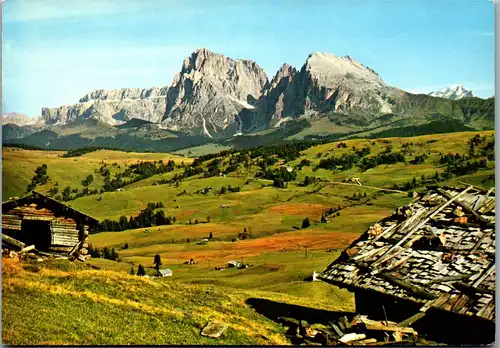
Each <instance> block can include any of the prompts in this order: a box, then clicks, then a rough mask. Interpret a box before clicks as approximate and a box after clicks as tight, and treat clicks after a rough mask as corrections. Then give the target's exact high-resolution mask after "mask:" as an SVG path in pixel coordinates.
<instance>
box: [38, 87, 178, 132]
mask: <svg viewBox="0 0 500 348" xmlns="http://www.w3.org/2000/svg"><path fill="white" fill-rule="evenodd" d="M167 90H168V88H167V87H153V88H148V89H139V88H122V89H118V90H109V91H106V90H102V89H101V90H96V91H93V92H91V93H89V94H86V95H85V96H84V97H83V98H81V99H80V102H79V103H77V104H74V105H63V106H61V107H59V108H43V109H42V117H43V118H44V120H45V122H46V123H47V124H65V123H69V122H74V121H76V120H78V119H80V118H89V119H95V120H99V121H102V122H105V123H107V124H110V125H116V124H120V123H122V122H126V121H128V120H131V119H133V118H137V119H142V120H146V121H150V122H160V121H161V119H162V118H163V115H164V113H165V106H166V99H165V98H166V94H167Z"/></svg>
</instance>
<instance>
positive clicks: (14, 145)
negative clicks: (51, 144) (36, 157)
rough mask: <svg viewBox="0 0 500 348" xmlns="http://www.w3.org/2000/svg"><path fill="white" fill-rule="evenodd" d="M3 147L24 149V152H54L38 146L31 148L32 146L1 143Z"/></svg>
mask: <svg viewBox="0 0 500 348" xmlns="http://www.w3.org/2000/svg"><path fill="white" fill-rule="evenodd" d="M2 146H3V147H15V148H18V149H24V150H37V151H54V150H55V149H52V148H41V147H38V146H33V145H27V144H14V143H3V144H2Z"/></svg>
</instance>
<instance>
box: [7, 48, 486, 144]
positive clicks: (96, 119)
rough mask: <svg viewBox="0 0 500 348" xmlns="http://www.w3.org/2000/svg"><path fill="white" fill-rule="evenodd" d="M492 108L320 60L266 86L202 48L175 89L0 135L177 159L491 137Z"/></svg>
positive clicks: (96, 100) (138, 94) (459, 93)
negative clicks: (453, 134)
mask: <svg viewBox="0 0 500 348" xmlns="http://www.w3.org/2000/svg"><path fill="white" fill-rule="evenodd" d="M493 104H494V101H493V99H492V98H491V99H480V98H476V97H473V96H472V93H471V92H470V91H466V90H465V89H464V88H463V86H458V87H457V88H455V89H450V90H443V91H442V92H439V93H434V92H433V93H431V94H430V95H425V94H412V93H409V92H406V91H404V90H401V89H398V88H395V87H392V86H389V85H387V84H386V83H385V82H384V81H383V79H382V78H381V77H380V76H379V75H378V74H377V73H376V72H375V71H374V70H373V69H371V68H369V67H367V66H365V65H363V64H361V63H360V62H358V61H356V60H354V59H353V58H351V57H349V56H345V57H338V56H335V55H333V54H329V53H319V52H318V53H313V54H311V55H309V57H308V58H307V60H306V61H305V63H304V65H303V66H302V67H301V68H300V69H296V68H295V67H292V66H290V65H288V64H283V65H282V66H281V68H280V69H279V70H278V71H277V73H276V74H275V75H274V76H273V77H272V79H271V80H269V79H268V77H267V75H266V74H265V72H264V70H263V69H262V68H261V67H260V66H259V65H258V64H257V63H255V62H253V61H250V60H245V59H239V60H234V59H231V58H229V57H225V56H223V55H221V54H217V53H214V52H211V51H209V50H208V49H204V48H202V49H198V50H196V51H195V52H193V53H192V54H191V55H190V56H189V57H187V58H186V59H185V60H184V61H183V63H182V67H181V69H180V71H179V73H177V74H176V75H175V76H174V79H173V81H172V83H171V84H170V85H169V86H160V87H152V88H149V89H138V88H123V89H119V90H96V91H93V92H91V93H88V94H86V95H85V96H83V97H82V98H80V100H79V101H78V103H75V104H73V105H63V106H60V107H57V108H43V109H42V119H43V124H41V122H38V123H37V124H36V125H35V127H33V126H34V125H27V124H19V123H17V126H14V125H13V124H6V122H5V121H6V120H7V119H6V118H5V117H4V120H3V121H4V122H3V124H4V126H3V127H2V131H3V141H4V142H15V143H23V144H29V145H35V146H41V147H47V148H63V149H66V148H74V147H82V146H89V145H94V146H97V145H99V146H114V147H118V148H124V149H138V148H139V149H143V150H161V151H171V150H176V149H180V148H183V147H189V146H196V145H200V144H205V143H214V142H217V143H223V144H225V145H227V146H233V147H234V146H238V147H245V146H251V145H255V144H260V143H268V142H277V141H286V140H292V139H317V138H325V137H327V138H328V137H336V138H338V137H342V136H353V135H359V136H377V134H380V133H381V132H382V133H383V134H384V136H387V134H388V133H389V134H394V135H398V134H403V135H404V134H406V133H408V132H409V133H410V134H409V135H412V134H416V133H419V132H420V133H421V132H424V133H425V132H428V131H429V130H431V129H434V131H435V130H436V129H442V131H447V130H450V129H452V130H473V129H491V128H493V124H494V108H493ZM10 123H14V124H16V122H10ZM433 123H438V124H439V127H437V128H436V127H430V126H429V125H430V124H433ZM16 127H17V128H16ZM30 127H31V128H30ZM391 132H392V133H391ZM412 132H413V133H412ZM431 132H432V131H431ZM132 146H135V148H132Z"/></svg>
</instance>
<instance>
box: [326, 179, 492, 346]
mask: <svg viewBox="0 0 500 348" xmlns="http://www.w3.org/2000/svg"><path fill="white" fill-rule="evenodd" d="M319 278H320V279H321V280H323V281H326V282H328V283H331V284H334V285H337V286H339V287H342V288H347V289H348V290H350V291H352V292H354V296H355V303H356V312H358V313H359V314H366V315H368V316H369V317H371V318H374V319H378V320H387V318H388V320H392V321H396V322H401V323H402V326H404V325H409V324H412V323H413V324H412V325H413V327H414V328H416V329H418V331H419V332H422V333H426V334H427V335H428V336H429V338H430V339H431V340H435V341H437V342H444V343H449V344H473V345H477V344H488V343H491V342H493V341H494V340H495V195H494V191H493V189H491V190H483V189H480V188H474V187H471V186H469V187H467V188H465V189H457V188H437V187H436V188H433V189H431V190H429V191H428V192H427V193H426V194H424V195H422V196H420V197H419V198H417V199H416V200H414V202H413V203H411V204H409V205H407V206H404V207H401V208H399V209H397V210H396V212H395V213H394V214H393V215H392V216H390V217H388V218H386V219H384V220H382V221H380V222H379V223H377V224H375V225H374V226H372V227H370V229H369V230H368V231H366V232H365V233H364V234H363V235H361V237H360V238H359V239H357V240H356V241H354V242H353V243H352V244H351V245H350V246H349V247H348V248H347V249H345V250H344V251H343V252H342V253H341V255H340V257H339V258H338V259H337V260H335V261H334V262H333V263H332V264H330V265H329V266H328V268H327V269H326V270H325V271H323V272H322V273H321V274H320V275H319Z"/></svg>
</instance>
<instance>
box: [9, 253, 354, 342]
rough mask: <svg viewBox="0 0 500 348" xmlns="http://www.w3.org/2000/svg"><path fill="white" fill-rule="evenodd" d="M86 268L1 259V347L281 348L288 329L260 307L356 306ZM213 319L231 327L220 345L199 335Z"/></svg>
mask: <svg viewBox="0 0 500 348" xmlns="http://www.w3.org/2000/svg"><path fill="white" fill-rule="evenodd" d="M82 267H83V266H81V265H73V264H70V263H69V262H67V261H60V262H49V263H48V264H44V265H42V266H39V265H33V264H32V265H29V264H22V263H20V262H15V261H13V260H11V259H3V267H2V278H3V297H2V301H3V306H2V309H3V310H2V329H3V330H2V341H3V343H4V344H9V345H67V344H71V345H127V344H133V345H179V344H201V345H212V344H218V345H220V344H224V345H241V344H251V345H266V344H271V345H280V344H287V343H288V342H287V340H286V338H285V336H284V328H283V327H282V326H280V325H279V324H277V323H275V322H273V321H272V320H270V319H268V318H267V317H266V316H264V315H263V314H266V313H263V314H261V313H259V308H258V306H256V304H258V303H259V302H261V301H266V303H268V304H270V305H272V304H273V303H275V304H276V306H277V307H276V308H277V309H280V308H281V309H282V308H283V306H285V307H287V306H289V308H294V307H295V308H296V307H297V306H301V305H302V306H304V305H306V306H307V307H308V308H309V311H312V313H313V314H314V312H315V311H316V312H317V313H320V312H321V310H329V311H333V312H338V311H344V310H352V303H350V304H347V305H345V306H342V307H340V306H337V307H331V306H328V305H325V304H323V303H322V302H321V301H310V300H307V301H304V299H302V298H300V297H294V296H288V295H282V294H277V293H273V292H265V291H249V290H233V289H231V288H226V287H219V286H213V285H208V284H186V283H183V282H176V281H175V280H173V279H155V280H150V279H145V278H142V277H138V276H130V275H127V274H123V273H117V272H113V271H97V270H87V269H84V268H82ZM278 304H279V306H278ZM252 307H256V308H255V309H254V308H252ZM276 314H277V315H279V313H278V312H277V313H276ZM331 315H332V316H333V315H335V313H331ZM210 320H219V321H222V322H224V323H226V324H227V325H228V326H229V328H228V330H227V331H226V333H225V334H224V335H223V337H221V338H220V339H217V340H215V339H210V338H206V337H202V336H201V335H200V331H201V329H202V328H203V327H204V326H205V325H206V324H207V323H208V322H209V321H210ZM312 323H314V319H313V321H312Z"/></svg>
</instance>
